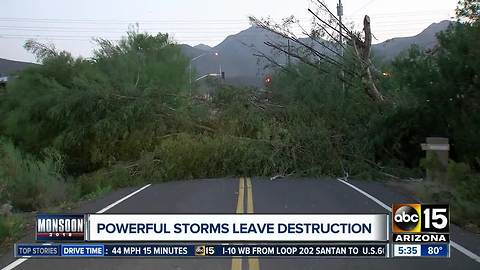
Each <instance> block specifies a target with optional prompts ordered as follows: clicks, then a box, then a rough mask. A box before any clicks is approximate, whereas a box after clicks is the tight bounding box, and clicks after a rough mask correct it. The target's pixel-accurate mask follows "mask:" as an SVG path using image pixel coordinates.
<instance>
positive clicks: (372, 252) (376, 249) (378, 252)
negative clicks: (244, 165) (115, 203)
mask: <svg viewBox="0 0 480 270" xmlns="http://www.w3.org/2000/svg"><path fill="white" fill-rule="evenodd" d="M388 253H389V252H388V244H322V245H276V244H272V245H264V244H249V245H244V244H238V245H237V244H235V245H226V244H224V245H218V244H216V245H182V244H180V245H158V244H105V243H101V244H50V245H46V244H16V245H15V257H26V256H29V257H43V258H52V257H55V258H62V257H63V258H67V257H70V258H71V257H89V258H99V257H249V256H254V257H370V258H372V257H377V258H385V257H388Z"/></svg>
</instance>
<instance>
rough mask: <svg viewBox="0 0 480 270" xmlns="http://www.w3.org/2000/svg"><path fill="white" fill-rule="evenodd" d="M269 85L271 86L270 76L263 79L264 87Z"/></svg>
mask: <svg viewBox="0 0 480 270" xmlns="http://www.w3.org/2000/svg"><path fill="white" fill-rule="evenodd" d="M271 84H272V77H271V76H267V77H265V85H266V86H269V85H271Z"/></svg>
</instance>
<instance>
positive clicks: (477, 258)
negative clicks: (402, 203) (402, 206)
mask: <svg viewBox="0 0 480 270" xmlns="http://www.w3.org/2000/svg"><path fill="white" fill-rule="evenodd" d="M337 180H338V181H340V182H342V183H343V184H345V185H347V186H349V187H351V188H353V189H355V190H356V191H358V192H360V193H362V194H363V195H365V196H366V197H367V198H369V199H370V200H372V201H374V202H376V203H377V204H378V205H380V206H381V207H383V208H385V209H386V210H388V211H389V212H392V208H391V207H389V206H388V205H386V204H384V203H383V202H381V201H380V200H379V199H377V198H375V197H373V196H372V195H370V194H368V193H367V192H365V191H363V190H361V189H360V188H358V187H356V186H354V185H352V184H350V183H348V182H347V181H344V180H342V179H339V178H337ZM450 245H451V246H452V247H453V248H454V249H456V250H458V251H460V252H461V253H463V254H465V255H466V256H467V257H469V258H470V259H472V260H475V261H476V262H478V263H480V256H478V255H477V254H475V253H473V252H471V251H470V250H468V249H466V248H465V247H463V246H462V245H460V244H458V243H456V242H454V241H450Z"/></svg>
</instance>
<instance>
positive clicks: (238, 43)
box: [182, 21, 452, 86]
mask: <svg viewBox="0 0 480 270" xmlns="http://www.w3.org/2000/svg"><path fill="white" fill-rule="evenodd" d="M451 23H452V22H451V21H441V22H439V23H433V24H431V25H430V26H428V27H427V28H426V29H425V30H423V31H422V32H421V33H419V34H418V35H416V36H413V37H402V38H393V39H389V40H387V41H385V42H382V43H379V44H374V45H372V54H373V55H374V56H375V57H376V58H381V59H383V60H387V61H388V60H391V59H393V58H394V57H396V56H397V55H399V54H400V53H401V52H402V51H405V50H407V49H408V48H410V46H411V45H413V44H418V45H419V46H421V47H423V48H426V49H427V48H432V47H434V46H435V45H436V44H437V39H436V34H437V33H438V32H440V31H443V30H445V29H447V28H448V26H449V25H450V24H451ZM301 40H302V42H305V43H308V44H309V45H311V46H313V47H315V49H317V50H322V51H323V52H328V51H327V50H325V49H324V48H323V47H322V46H320V45H319V44H317V43H315V42H313V41H312V40H310V39H308V38H303V39H301ZM265 41H276V42H281V43H284V44H286V40H284V39H282V38H281V37H279V36H277V35H275V34H272V33H271V32H269V31H266V30H264V29H261V28H258V27H250V28H248V29H246V30H243V31H241V32H239V33H237V34H234V35H230V36H228V37H227V38H226V39H225V40H224V41H222V42H221V43H220V44H218V45H217V46H215V47H213V48H210V47H208V46H206V45H203V44H200V45H197V46H195V47H191V46H188V45H182V46H183V48H182V49H183V50H184V52H185V54H186V55H187V56H188V57H190V58H193V57H196V56H199V55H201V54H205V53H207V54H206V55H205V56H203V57H200V58H198V59H196V60H195V61H194V62H193V63H192V66H193V67H194V68H195V70H196V71H197V73H198V75H204V74H207V73H218V72H220V69H221V70H222V71H224V72H225V76H226V81H227V82H229V83H233V84H247V85H255V86H260V85H262V84H263V78H264V77H265V76H266V75H267V74H269V73H270V71H269V69H265V68H264V67H265V65H266V64H267V63H268V62H267V61H266V60H264V59H263V60H262V59H259V58H258V57H256V56H254V55H253V54H254V53H256V52H258V51H260V52H262V53H264V54H266V55H268V56H269V57H272V58H274V59H275V60H276V61H277V62H278V63H280V64H286V63H287V57H286V55H285V54H282V53H276V54H272V49H271V48H270V47H268V46H266V45H265V44H264V42H265ZM325 44H326V45H327V46H333V44H331V43H328V42H326V43H325ZM292 46H293V45H292ZM208 48H210V49H209V50H206V49H208ZM209 53H210V54H209ZM214 53H218V56H216V55H215V54H214Z"/></svg>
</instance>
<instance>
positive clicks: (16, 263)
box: [1, 184, 152, 270]
mask: <svg viewBox="0 0 480 270" xmlns="http://www.w3.org/2000/svg"><path fill="white" fill-rule="evenodd" d="M151 185H152V184H148V185H145V186H143V187H141V188H139V189H137V190H135V191H134V192H132V193H130V194H128V195H127V196H125V197H123V198H121V199H119V200H118V201H116V202H114V203H112V204H110V205H108V206H107V207H105V208H103V209H102V210H100V211H98V212H96V213H95V214H102V213H105V212H106V211H108V210H110V209H111V208H112V207H114V206H115V205H117V204H119V203H121V202H123V201H125V200H126V199H128V198H130V197H132V196H133V195H135V194H137V193H139V192H140V191H142V190H144V189H146V188H148V187H149V186H151ZM43 245H45V246H47V245H51V244H50V243H46V244H43ZM30 258H31V256H25V257H22V258H18V259H16V260H15V261H13V262H12V263H10V264H9V265H7V266H5V267H4V268H2V269H1V270H12V269H13V268H15V267H17V266H19V265H20V264H22V263H24V262H25V261H26V260H28V259H30Z"/></svg>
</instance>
